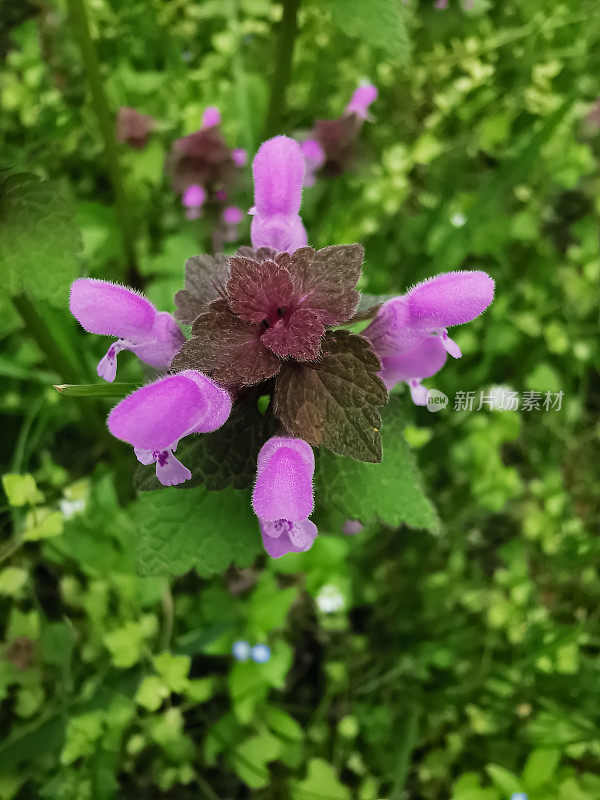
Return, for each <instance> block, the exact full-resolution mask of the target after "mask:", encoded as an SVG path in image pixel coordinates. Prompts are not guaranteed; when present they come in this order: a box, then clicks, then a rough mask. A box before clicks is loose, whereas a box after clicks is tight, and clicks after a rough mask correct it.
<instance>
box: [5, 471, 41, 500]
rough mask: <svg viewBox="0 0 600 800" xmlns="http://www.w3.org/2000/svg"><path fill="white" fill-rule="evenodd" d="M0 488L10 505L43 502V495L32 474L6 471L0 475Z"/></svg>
mask: <svg viewBox="0 0 600 800" xmlns="http://www.w3.org/2000/svg"><path fill="white" fill-rule="evenodd" d="M2 488H3V489H4V493H5V494H6V497H7V498H8V502H9V505H11V506H16V507H20V506H25V505H31V506H34V505H37V504H38V503H43V502H44V495H43V494H42V493H41V492H40V490H39V489H38V488H37V484H36V482H35V478H34V477H33V475H30V474H29V473H26V474H25V475H17V474H16V473H10V472H8V473H6V474H5V475H3V476H2Z"/></svg>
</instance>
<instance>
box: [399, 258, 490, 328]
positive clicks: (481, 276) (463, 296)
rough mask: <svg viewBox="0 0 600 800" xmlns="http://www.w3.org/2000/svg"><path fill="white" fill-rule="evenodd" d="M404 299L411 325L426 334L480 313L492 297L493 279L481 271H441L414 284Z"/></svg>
mask: <svg viewBox="0 0 600 800" xmlns="http://www.w3.org/2000/svg"><path fill="white" fill-rule="evenodd" d="M407 298H408V304H409V308H410V324H411V326H412V327H414V328H418V329H420V330H423V331H427V332H428V333H430V332H433V331H436V330H441V329H442V328H447V327H450V326H451V325H462V324H463V323H465V322H470V321H471V320H473V319H475V317H478V316H479V315H480V314H482V313H483V312H484V311H485V309H486V308H487V307H488V306H489V305H490V303H491V302H492V300H493V299H494V281H493V280H492V278H490V276H489V275H488V274H487V273H486V272H481V271H472V272H471V271H468V270H462V271H458V272H444V273H442V274H441V275H436V277H435V278H429V279H428V280H426V281H423V282H422V283H418V284H417V285H416V286H415V287H414V288H412V289H411V290H410V291H409V292H408V294H407Z"/></svg>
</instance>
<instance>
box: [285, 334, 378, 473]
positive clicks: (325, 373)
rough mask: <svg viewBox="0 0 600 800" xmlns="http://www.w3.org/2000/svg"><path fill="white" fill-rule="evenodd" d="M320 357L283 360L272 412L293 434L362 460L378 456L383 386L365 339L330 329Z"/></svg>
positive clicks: (374, 459) (310, 442)
mask: <svg viewBox="0 0 600 800" xmlns="http://www.w3.org/2000/svg"><path fill="white" fill-rule="evenodd" d="M322 348H323V350H322V355H321V357H320V358H319V360H318V361H315V362H309V363H305V364H299V363H292V362H290V363H288V364H285V366H284V367H283V369H282V370H281V373H280V374H279V375H278V376H277V379H276V382H275V393H274V395H273V413H274V414H275V416H276V417H278V418H279V419H280V420H281V422H282V423H283V424H284V426H285V427H286V428H287V430H288V431H289V432H290V433H291V434H292V435H293V436H299V437H300V438H301V439H304V440H305V441H307V442H308V443H309V444H312V445H314V446H319V445H325V447H327V448H329V450H332V451H333V452H334V453H339V454H340V455H346V456H350V457H351V458H357V459H360V460H361V461H380V460H381V436H380V433H379V429H380V427H381V417H380V416H379V411H378V406H382V405H384V403H386V402H387V397H388V394H387V391H386V388H385V386H384V384H383V382H382V381H381V380H380V379H379V378H378V377H377V375H376V373H377V372H378V370H379V369H380V368H381V364H380V362H379V359H378V358H377V356H376V355H375V354H374V353H373V351H372V350H371V348H370V346H369V344H368V342H367V340H366V339H363V338H362V337H361V336H355V335H354V334H352V333H349V332H348V331H342V330H337V331H329V332H328V333H327V334H326V335H325V337H324V338H323V343H322Z"/></svg>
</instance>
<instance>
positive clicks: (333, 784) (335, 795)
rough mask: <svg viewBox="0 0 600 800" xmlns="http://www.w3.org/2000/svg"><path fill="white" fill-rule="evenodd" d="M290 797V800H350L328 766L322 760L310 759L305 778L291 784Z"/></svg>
mask: <svg viewBox="0 0 600 800" xmlns="http://www.w3.org/2000/svg"><path fill="white" fill-rule="evenodd" d="M291 797H292V800H325V798H327V800H350V797H351V794H350V789H348V787H347V786H344V784H343V783H340V781H339V780H338V778H337V775H336V774H335V770H334V768H333V767H332V766H331V765H330V764H328V763H327V762H326V761H324V760H323V759H322V758H312V759H311V760H310V761H309V762H308V772H307V775H306V778H304V780H302V781H294V782H293V783H292V787H291Z"/></svg>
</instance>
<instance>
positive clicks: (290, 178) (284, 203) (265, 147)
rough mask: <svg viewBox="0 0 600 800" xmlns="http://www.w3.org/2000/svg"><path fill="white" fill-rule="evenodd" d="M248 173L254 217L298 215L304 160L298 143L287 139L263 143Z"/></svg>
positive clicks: (282, 137) (281, 137) (276, 138)
mask: <svg viewBox="0 0 600 800" xmlns="http://www.w3.org/2000/svg"><path fill="white" fill-rule="evenodd" d="M252 173H253V175H254V205H255V208H256V213H257V214H259V215H261V216H267V217H268V216H271V215H272V214H297V213H298V212H299V211H300V204H301V202H302V179H303V178H304V159H303V157H302V151H301V150H300V145H299V144H298V142H296V141H295V140H294V139H290V138H289V137H287V136H276V137H275V138H274V139H269V140H268V141H266V142H264V143H263V144H262V145H261V146H260V147H259V149H258V152H257V154H256V156H255V158H254V163H253V165H252Z"/></svg>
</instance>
